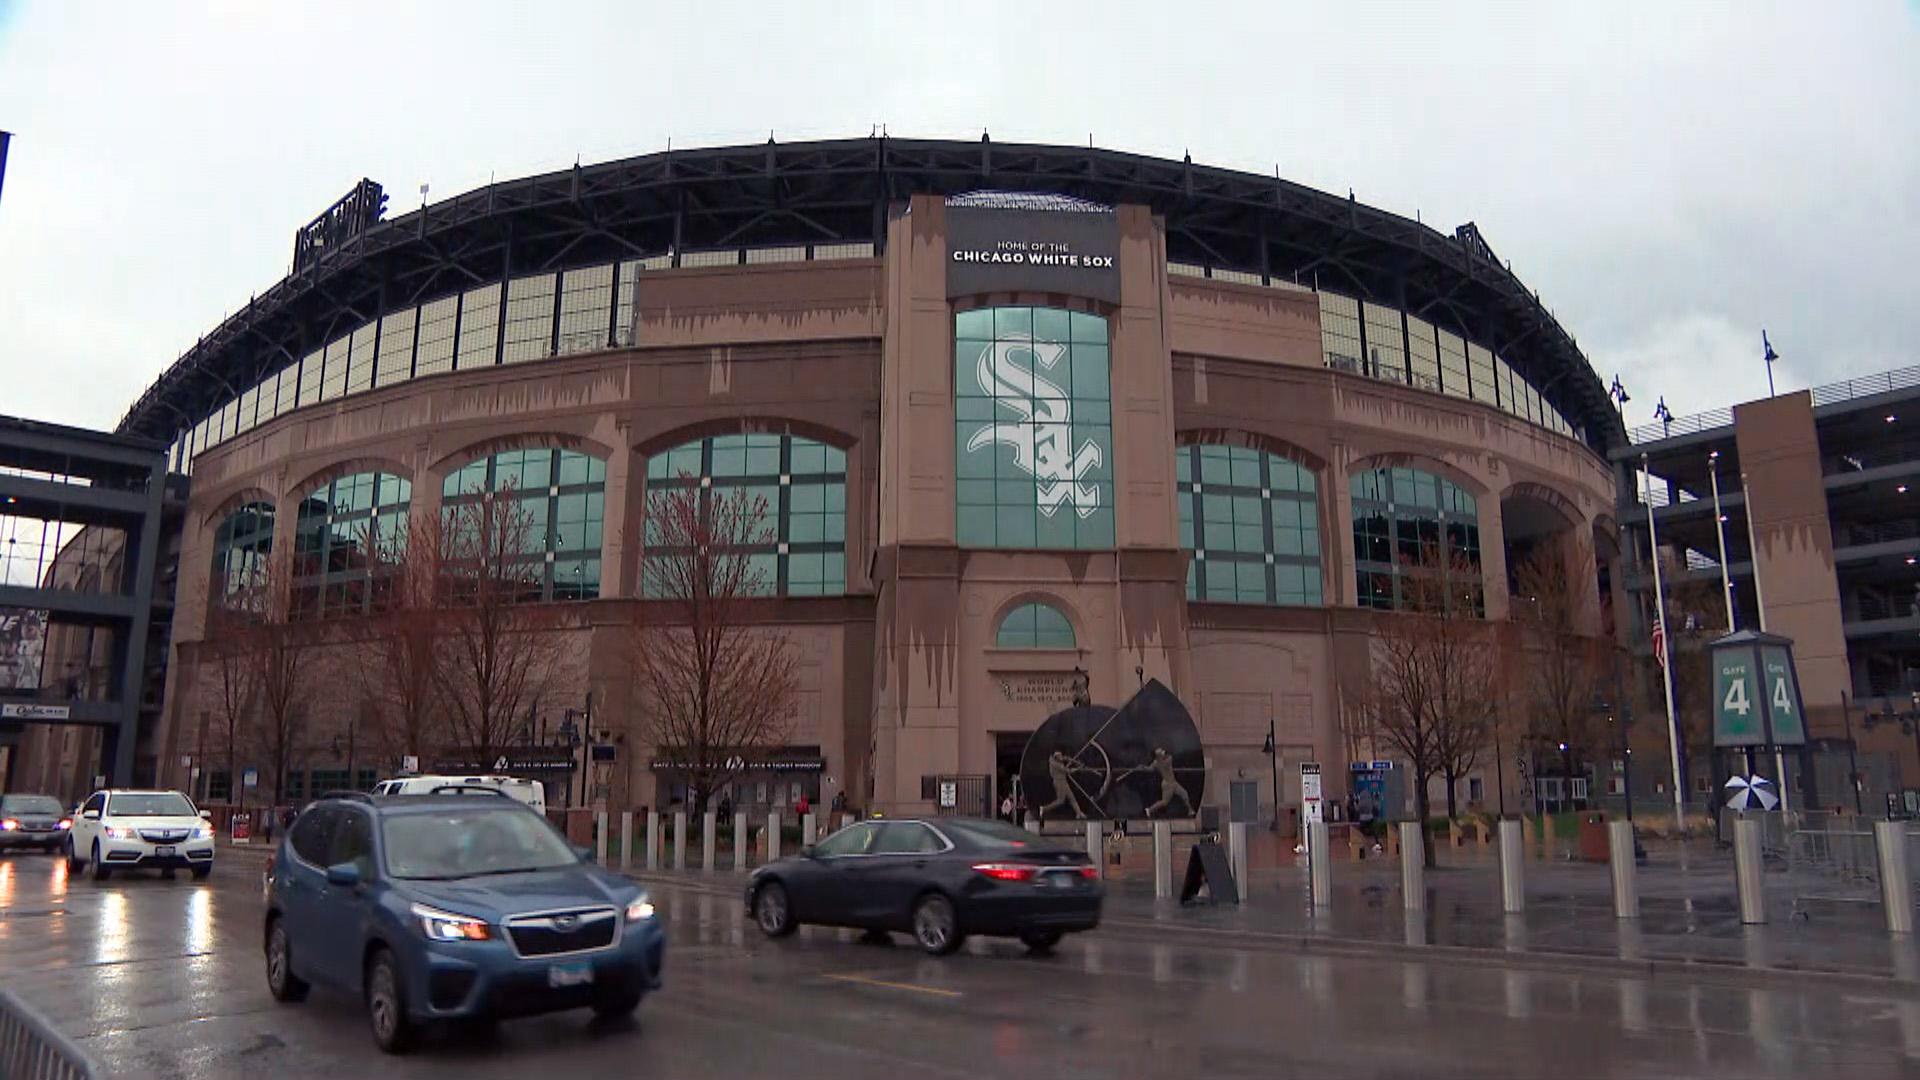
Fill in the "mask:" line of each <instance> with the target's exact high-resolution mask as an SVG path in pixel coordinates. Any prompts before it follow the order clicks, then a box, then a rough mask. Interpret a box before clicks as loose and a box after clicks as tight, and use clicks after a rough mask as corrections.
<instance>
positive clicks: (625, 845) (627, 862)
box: [620, 810, 633, 870]
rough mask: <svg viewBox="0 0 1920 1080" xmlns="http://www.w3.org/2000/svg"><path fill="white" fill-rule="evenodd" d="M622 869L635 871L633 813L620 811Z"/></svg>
mask: <svg viewBox="0 0 1920 1080" xmlns="http://www.w3.org/2000/svg"><path fill="white" fill-rule="evenodd" d="M620 869H622V870H631V869H633V811H631V810H622V811H620Z"/></svg>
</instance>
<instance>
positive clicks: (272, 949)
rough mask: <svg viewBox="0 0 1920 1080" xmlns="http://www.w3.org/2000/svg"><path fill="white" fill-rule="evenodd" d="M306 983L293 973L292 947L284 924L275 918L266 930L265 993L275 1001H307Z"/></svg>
mask: <svg viewBox="0 0 1920 1080" xmlns="http://www.w3.org/2000/svg"><path fill="white" fill-rule="evenodd" d="M307 989H308V988H307V981H306V980H305V979H302V978H301V977H300V976H298V975H295V974H294V973H293V947H292V946H291V945H289V944H288V943H287V928H286V924H284V923H283V922H281V920H280V919H278V918H275V919H274V920H273V923H272V925H270V926H269V927H268V928H267V992H268V993H271V994H272V995H273V1000H275V1001H288V1002H292V1001H305V1000H307Z"/></svg>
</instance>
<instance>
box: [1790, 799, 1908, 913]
mask: <svg viewBox="0 0 1920 1080" xmlns="http://www.w3.org/2000/svg"><path fill="white" fill-rule="evenodd" d="M1822 824H1823V825H1825V826H1826V827H1825V828H1819V829H1796V830H1793V831H1791V832H1789V833H1787V844H1786V851H1785V856H1786V857H1785V862H1786V868H1785V869H1786V872H1787V876H1788V881H1789V882H1790V883H1791V885H1792V888H1793V911H1792V914H1793V915H1794V916H1797V917H1799V918H1802V919H1805V918H1808V917H1809V916H1810V914H1811V911H1810V908H1811V907H1812V906H1813V905H1816V904H1858V905H1865V906H1869V907H1877V906H1879V905H1880V903H1881V898H1880V857H1879V854H1878V852H1877V851H1876V850H1875V849H1874V843H1873V830H1872V829H1871V828H1870V827H1869V822H1867V821H1866V820H1865V819H1860V818H1854V819H1851V820H1842V819H1838V818H1835V819H1833V820H1828V821H1824V822H1822ZM1908 843H1909V845H1912V844H1913V837H1912V834H1911V833H1910V834H1909V840H1908ZM1914 853H1915V854H1920V849H1916V850H1915V852H1914Z"/></svg>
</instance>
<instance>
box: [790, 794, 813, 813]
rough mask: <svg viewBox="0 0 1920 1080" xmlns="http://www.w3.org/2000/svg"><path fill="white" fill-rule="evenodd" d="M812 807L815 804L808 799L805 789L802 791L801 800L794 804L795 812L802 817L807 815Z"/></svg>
mask: <svg viewBox="0 0 1920 1080" xmlns="http://www.w3.org/2000/svg"><path fill="white" fill-rule="evenodd" d="M812 809H813V804H812V803H810V802H808V801H807V793H806V792H804V791H803V792H801V793H800V801H799V802H797V803H794V804H793V812H794V813H796V814H798V815H800V816H801V817H806V816H807V811H809V810H812Z"/></svg>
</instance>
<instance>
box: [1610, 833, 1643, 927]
mask: <svg viewBox="0 0 1920 1080" xmlns="http://www.w3.org/2000/svg"><path fill="white" fill-rule="evenodd" d="M1607 847H1608V862H1609V863H1610V864H1611V865H1612V867H1613V917H1614V918H1616V919H1637V918H1639V917H1640V883H1639V882H1638V881H1637V880H1636V879H1635V877H1634V866H1633V823H1632V822H1630V821H1609V822H1607Z"/></svg>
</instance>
